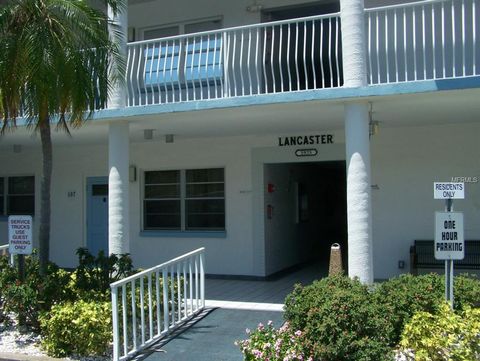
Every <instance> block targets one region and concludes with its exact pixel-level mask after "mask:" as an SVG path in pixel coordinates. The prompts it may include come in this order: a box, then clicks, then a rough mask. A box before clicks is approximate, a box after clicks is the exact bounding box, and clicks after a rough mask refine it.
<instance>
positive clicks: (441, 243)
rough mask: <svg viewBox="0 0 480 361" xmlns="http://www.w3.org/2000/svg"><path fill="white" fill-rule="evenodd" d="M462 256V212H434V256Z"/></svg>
mask: <svg viewBox="0 0 480 361" xmlns="http://www.w3.org/2000/svg"><path fill="white" fill-rule="evenodd" d="M464 256H465V241H464V237H463V213H461V212H435V258H436V259H438V260H460V259H463V258H464Z"/></svg>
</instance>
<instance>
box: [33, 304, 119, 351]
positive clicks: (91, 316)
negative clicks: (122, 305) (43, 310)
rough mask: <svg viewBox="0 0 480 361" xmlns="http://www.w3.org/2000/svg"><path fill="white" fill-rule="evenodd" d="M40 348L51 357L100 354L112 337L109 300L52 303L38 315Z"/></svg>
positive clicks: (105, 349)
mask: <svg viewBox="0 0 480 361" xmlns="http://www.w3.org/2000/svg"><path fill="white" fill-rule="evenodd" d="M40 324H41V329H42V334H43V338H42V347H43V348H44V349H45V351H47V353H48V354H49V355H51V356H56V357H64V356H67V355H71V354H77V355H102V354H104V353H105V352H106V351H107V348H108V345H109V343H110V342H111V339H112V323H111V306H110V303H109V302H98V301H97V302H96V301H92V302H86V301H82V300H80V301H77V302H74V303H71V302H68V303H64V304H58V305H54V306H53V307H52V309H51V310H50V312H49V314H44V315H42V316H41V317H40Z"/></svg>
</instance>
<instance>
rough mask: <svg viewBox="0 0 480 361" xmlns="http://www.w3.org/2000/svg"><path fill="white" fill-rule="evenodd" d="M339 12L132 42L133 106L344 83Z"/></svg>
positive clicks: (130, 80)
mask: <svg viewBox="0 0 480 361" xmlns="http://www.w3.org/2000/svg"><path fill="white" fill-rule="evenodd" d="M341 64H342V60H341V34H340V20H339V15H338V14H329V15H328V16H314V17H307V18H301V19H295V20H288V21H278V22H271V23H264V24H255V25H250V26H242V27H236V28H230V29H223V30H220V31H210V32H204V33H196V34H191V35H186V36H176V37H170V38H164V39H157V40H148V41H141V42H135V43H130V44H128V53H127V74H126V76H127V88H128V100H127V104H128V106H139V105H150V104H162V103H172V102H183V101H192V100H207V99H217V98H231V97H239V96H245V95H255V94H267V93H278V92H290V91H298V90H304V89H316V88H329V87H339V86H341V84H342V72H341Z"/></svg>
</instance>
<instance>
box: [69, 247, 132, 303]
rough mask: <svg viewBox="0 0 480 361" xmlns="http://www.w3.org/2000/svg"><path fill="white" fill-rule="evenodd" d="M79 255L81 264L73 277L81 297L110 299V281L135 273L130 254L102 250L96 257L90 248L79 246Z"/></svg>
mask: <svg viewBox="0 0 480 361" xmlns="http://www.w3.org/2000/svg"><path fill="white" fill-rule="evenodd" d="M77 255H78V263H79V265H78V267H77V269H76V270H75V272H74V276H73V277H74V282H75V288H76V289H77V291H78V293H79V296H80V298H82V299H85V300H98V299H103V300H105V301H107V300H109V299H110V283H112V282H115V281H118V280H120V279H122V278H125V277H127V276H129V275H131V274H132V273H133V265H132V260H131V258H130V256H129V255H128V254H124V255H118V256H117V255H114V254H112V255H110V256H107V255H105V253H104V252H103V251H100V252H99V253H98V255H97V257H95V256H93V255H92V254H91V253H90V252H89V251H88V249H86V248H79V249H78V250H77Z"/></svg>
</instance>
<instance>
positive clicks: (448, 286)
mask: <svg viewBox="0 0 480 361" xmlns="http://www.w3.org/2000/svg"><path fill="white" fill-rule="evenodd" d="M445 211H447V212H452V211H453V200H452V199H446V200H445ZM445 299H446V300H447V302H448V303H450V307H452V309H453V260H451V259H449V260H445Z"/></svg>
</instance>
